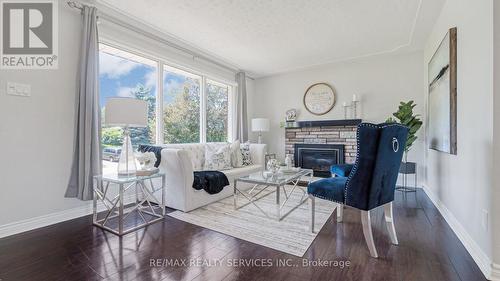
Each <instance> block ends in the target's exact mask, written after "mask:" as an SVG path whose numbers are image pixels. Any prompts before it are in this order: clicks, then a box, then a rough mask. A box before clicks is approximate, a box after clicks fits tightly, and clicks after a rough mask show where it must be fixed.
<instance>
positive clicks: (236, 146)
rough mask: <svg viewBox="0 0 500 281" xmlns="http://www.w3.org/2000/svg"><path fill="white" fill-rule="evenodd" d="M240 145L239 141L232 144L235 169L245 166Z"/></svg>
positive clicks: (232, 159)
mask: <svg viewBox="0 0 500 281" xmlns="http://www.w3.org/2000/svg"><path fill="white" fill-rule="evenodd" d="M240 145H241V144H240V141H239V140H236V141H235V142H233V143H232V144H231V166H233V167H235V168H239V167H242V166H243V155H241V150H240Z"/></svg>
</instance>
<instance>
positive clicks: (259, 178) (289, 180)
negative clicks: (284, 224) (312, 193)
mask: <svg viewBox="0 0 500 281" xmlns="http://www.w3.org/2000/svg"><path fill="white" fill-rule="evenodd" d="M304 177H307V180H305V181H306V182H307V183H310V182H311V181H312V179H313V170H310V169H298V170H297V171H293V172H286V173H283V174H278V175H274V176H270V177H266V176H265V175H264V173H263V172H257V173H253V174H250V175H248V176H244V177H240V178H237V179H235V180H234V209H235V210H237V209H240V208H242V207H244V206H247V205H249V204H253V205H254V206H255V207H257V209H259V210H260V211H261V212H262V213H263V214H264V215H265V216H266V217H270V216H269V214H267V213H266V212H265V211H264V210H262V208H261V207H259V205H258V204H257V201H258V200H259V199H261V198H263V197H265V196H262V197H260V198H259V197H257V196H258V195H259V194H261V193H262V192H263V191H264V190H266V189H268V188H269V187H270V188H275V189H276V192H275V193H276V219H277V220H278V221H280V220H281V211H282V209H283V207H284V206H285V204H286V203H287V202H288V201H289V199H290V196H291V195H292V193H293V192H294V191H296V190H297V189H299V190H301V191H302V192H303V193H304V194H303V195H304V196H302V197H303V198H302V199H301V200H299V202H298V204H297V205H296V206H295V208H296V207H298V206H300V205H302V204H303V203H304V202H306V201H307V198H308V197H307V192H306V191H305V190H304V189H301V188H300V187H299V188H297V187H298V183H299V182H300V181H303V180H302V179H303V178H304ZM238 182H244V183H251V184H254V186H253V187H252V188H251V189H250V191H248V192H246V191H244V190H241V189H239V188H238ZM288 184H290V185H292V189H291V190H290V191H289V192H287V191H286V189H285V185H288ZM281 189H283V193H284V195H285V200H284V201H283V203H281V202H280V193H281V192H280V190H281ZM256 190H257V192H255V193H254V191H256ZM252 193H254V194H252ZM238 194H241V195H242V196H243V197H245V198H246V199H247V200H248V203H246V204H243V205H241V206H238ZM295 208H294V209H295Z"/></svg>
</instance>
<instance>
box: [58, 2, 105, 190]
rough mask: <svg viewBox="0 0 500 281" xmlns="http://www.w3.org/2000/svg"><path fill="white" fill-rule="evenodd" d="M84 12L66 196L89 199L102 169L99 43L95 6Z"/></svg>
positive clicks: (87, 8)
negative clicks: (71, 163) (69, 171)
mask: <svg viewBox="0 0 500 281" xmlns="http://www.w3.org/2000/svg"><path fill="white" fill-rule="evenodd" d="M82 14H83V30H82V32H83V33H82V43H81V44H82V45H81V49H80V69H79V80H78V83H77V84H78V92H77V95H76V125H75V131H76V132H75V146H74V154H73V165H72V169H71V177H70V180H69V184H68V188H67V190H66V194H65V196H66V197H76V198H78V199H81V200H90V199H92V186H93V176H94V175H98V174H100V173H101V171H102V166H101V135H100V134H101V116H100V108H99V93H98V74H99V46H98V35H97V10H96V8H94V7H88V6H83V11H82Z"/></svg>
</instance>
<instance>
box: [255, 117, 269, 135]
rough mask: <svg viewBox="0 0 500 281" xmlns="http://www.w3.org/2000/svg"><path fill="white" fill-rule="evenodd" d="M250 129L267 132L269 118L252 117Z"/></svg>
mask: <svg viewBox="0 0 500 281" xmlns="http://www.w3.org/2000/svg"><path fill="white" fill-rule="evenodd" d="M252 131H253V132H268V131H269V119H267V118H254V119H252Z"/></svg>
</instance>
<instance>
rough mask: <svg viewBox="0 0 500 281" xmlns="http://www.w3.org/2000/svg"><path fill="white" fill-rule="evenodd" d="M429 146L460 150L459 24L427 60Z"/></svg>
mask: <svg viewBox="0 0 500 281" xmlns="http://www.w3.org/2000/svg"><path fill="white" fill-rule="evenodd" d="M428 79H429V80H428V83H429V84H428V122H427V136H428V147H429V148H430V149H433V150H437V151H441V152H445V153H449V154H454V155H456V154H457V28H456V27H454V28H450V29H449V30H448V32H447V33H446V35H445V37H444V38H443V40H442V41H441V43H440V44H439V47H438V48H437V50H436V52H435V53H434V55H433V56H432V58H431V60H430V61H429V64H428Z"/></svg>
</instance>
